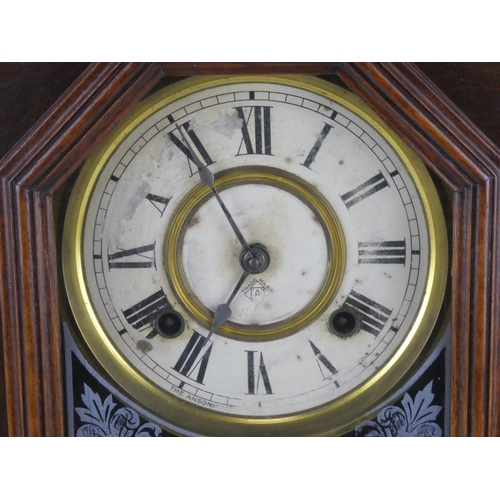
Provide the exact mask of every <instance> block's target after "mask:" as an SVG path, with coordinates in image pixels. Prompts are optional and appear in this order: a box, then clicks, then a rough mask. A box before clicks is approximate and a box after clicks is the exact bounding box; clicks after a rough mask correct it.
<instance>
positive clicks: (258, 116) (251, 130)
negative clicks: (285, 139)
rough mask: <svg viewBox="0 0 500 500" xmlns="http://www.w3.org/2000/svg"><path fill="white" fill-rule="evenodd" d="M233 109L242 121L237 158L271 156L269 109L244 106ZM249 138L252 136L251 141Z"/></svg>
mask: <svg viewBox="0 0 500 500" xmlns="http://www.w3.org/2000/svg"><path fill="white" fill-rule="evenodd" d="M235 109H236V112H237V114H238V118H240V119H241V120H242V125H241V133H242V135H243V137H242V139H241V142H240V147H239V149H238V153H237V156H240V155H245V154H246V155H253V154H257V155H262V154H264V155H271V108H270V107H268V106H244V107H237V108H235ZM252 117H253V120H252ZM251 136H253V141H252V137H251ZM242 151H246V152H244V153H243V152H242Z"/></svg>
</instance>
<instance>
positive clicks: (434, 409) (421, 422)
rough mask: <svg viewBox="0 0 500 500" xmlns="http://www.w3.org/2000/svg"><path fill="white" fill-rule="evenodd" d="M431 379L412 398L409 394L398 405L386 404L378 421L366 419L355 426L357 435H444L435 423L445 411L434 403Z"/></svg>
mask: <svg viewBox="0 0 500 500" xmlns="http://www.w3.org/2000/svg"><path fill="white" fill-rule="evenodd" d="M433 400H434V394H433V392H432V381H431V382H429V383H428V384H427V385H426V386H425V388H424V389H423V390H421V391H418V393H417V394H416V396H415V399H414V400H413V399H412V398H411V397H410V396H409V395H408V393H406V394H405V395H404V397H403V399H402V401H401V404H400V406H401V407H399V406H387V407H386V408H384V409H383V410H382V411H381V412H380V413H379V414H378V416H377V419H376V421H375V420H371V421H368V422H364V423H362V424H360V425H358V426H357V427H356V430H355V433H356V436H363V437H441V436H442V430H441V428H440V427H439V425H438V424H437V423H436V422H435V420H436V417H437V415H438V414H439V412H440V411H441V410H442V407H441V406H438V405H433V404H432V402H433Z"/></svg>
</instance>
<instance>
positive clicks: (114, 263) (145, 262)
mask: <svg viewBox="0 0 500 500" xmlns="http://www.w3.org/2000/svg"><path fill="white" fill-rule="evenodd" d="M132 256H137V257H138V259H129V258H128V257H132ZM108 265H109V269H143V268H149V267H154V268H156V260H155V243H153V244H152V245H145V246H143V247H137V248H132V249H130V250H120V251H119V252H115V253H112V254H108Z"/></svg>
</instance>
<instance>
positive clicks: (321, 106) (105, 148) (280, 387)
mask: <svg viewBox="0 0 500 500" xmlns="http://www.w3.org/2000/svg"><path fill="white" fill-rule="evenodd" d="M64 252H65V255H64V262H65V277H66V282H67V290H68V295H69V297H70V301H71V305H72V307H73V309H74V312H75V317H76V320H77V322H78V323H79V326H80V328H81V330H82V334H83V336H84V338H85V339H86V340H87V342H88V344H89V346H90V347H91V349H92V350H93V351H94V353H95V355H96V357H97V358H98V360H99V361H100V362H101V364H102V365H103V367H104V369H106V370H107V371H108V372H109V373H110V374H111V376H112V377H113V378H115V380H116V381H117V382H118V383H119V384H120V385H121V386H122V388H123V389H125V390H126V391H127V392H128V393H129V394H130V395H131V396H133V397H134V398H136V399H137V400H138V401H139V402H140V403H142V404H143V405H145V406H146V407H147V408H148V409H150V410H151V411H153V412H155V413H156V414H158V415H159V416H161V417H162V418H163V419H165V421H166V423H167V424H171V425H172V426H175V428H176V429H181V431H179V432H186V433H201V434H276V435H278V434H301V433H306V434H328V433H336V432H339V431H340V430H341V429H345V428H346V426H348V425H353V422H355V420H356V419H359V418H360V417H361V416H362V415H363V414H364V413H366V411H368V410H369V409H370V405H373V404H374V403H375V402H376V401H377V400H378V399H380V398H381V397H382V396H383V395H384V394H386V393H387V392H388V391H390V389H391V388H393V387H394V386H395V385H396V384H397V383H398V382H399V381H400V379H401V378H402V377H403V376H404V374H405V373H406V372H407V371H408V370H409V369H410V368H411V366H412V364H413V363H414V362H415V360H416V358H417V357H418V355H419V353H420V352H421V350H422V349H423V347H424V346H425V343H426V341H427V339H428V336H429V334H430V332H431V330H432V326H433V323H434V321H435V319H436V316H437V313H438V311H439V307H440V303H441V299H442V295H443V291H444V284H445V276H446V268H447V266H446V259H447V249H446V235H445V229H444V221H443V216H442V212H441V209H440V206H439V201H438V198H437V194H436V192H435V189H434V187H433V185H432V183H431V181H430V179H429V177H428V175H427V173H426V171H425V167H424V166H423V165H422V164H421V162H420V161H419V160H418V159H417V158H416V157H415V156H414V155H413V154H412V153H411V152H410V151H408V150H407V149H406V148H405V147H404V146H403V144H402V143H401V142H400V141H399V140H398V139H397V137H396V136H395V135H394V134H393V133H392V132H391V131H390V130H388V129H387V127H386V126H385V125H384V124H383V123H382V122H380V121H379V120H378V119H377V118H376V117H374V116H373V114H372V113H371V112H370V111H369V110H367V109H366V108H365V106H364V105H363V104H362V103H361V102H360V101H359V100H358V99H356V98H355V97H354V96H352V95H351V94H349V93H348V92H346V91H344V90H343V89H340V88H338V87H335V86H332V85H330V84H326V83H324V82H322V81H320V80H316V79H309V78H307V79H305V78H288V77H287V78H285V77H273V78H269V77H264V78H258V77H234V78H224V79H222V78H221V79H210V80H206V79H192V80H187V81H185V82H183V83H182V84H180V85H177V86H173V87H172V88H168V89H166V90H164V91H162V92H160V93H159V94H157V95H154V96H152V97H151V98H149V99H148V100H146V101H145V102H144V103H142V104H141V105H140V106H139V107H138V109H137V111H136V112H135V113H134V114H133V115H132V116H131V117H130V118H129V119H127V120H126V121H125V123H124V124H122V125H121V126H120V127H119V128H118V130H117V131H116V132H115V133H114V134H113V136H112V137H111V138H110V139H109V140H108V141H107V142H106V143H105V144H103V145H102V146H101V147H100V148H99V150H98V151H96V152H95V153H94V154H93V156H92V157H91V158H90V159H89V160H88V162H87V164H86V165H85V167H84V169H83V171H82V175H81V177H80V179H79V181H78V183H77V186H76V187H75V190H74V193H73V195H72V199H71V202H70V207H69V208H68V219H67V223H66V229H65V242H64ZM438 262H439V266H438V265H437V263H438Z"/></svg>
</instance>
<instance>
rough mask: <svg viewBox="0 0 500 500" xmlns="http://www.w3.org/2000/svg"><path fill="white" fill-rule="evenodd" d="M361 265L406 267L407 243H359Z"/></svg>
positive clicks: (398, 241)
mask: <svg viewBox="0 0 500 500" xmlns="http://www.w3.org/2000/svg"><path fill="white" fill-rule="evenodd" d="M358 249H359V263H360V264H403V266H404V265H406V241H405V240H397V241H379V242H359V243H358Z"/></svg>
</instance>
